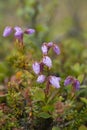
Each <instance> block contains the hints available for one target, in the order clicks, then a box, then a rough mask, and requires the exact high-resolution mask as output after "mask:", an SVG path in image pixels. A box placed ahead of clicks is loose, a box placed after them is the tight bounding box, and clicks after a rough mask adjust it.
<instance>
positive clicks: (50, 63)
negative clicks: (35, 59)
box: [42, 56, 52, 68]
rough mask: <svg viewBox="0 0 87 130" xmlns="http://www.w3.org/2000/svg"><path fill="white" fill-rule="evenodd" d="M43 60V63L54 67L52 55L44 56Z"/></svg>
mask: <svg viewBox="0 0 87 130" xmlns="http://www.w3.org/2000/svg"><path fill="white" fill-rule="evenodd" d="M42 62H43V64H45V65H46V66H48V67H49V68H51V67H52V61H51V59H50V57H48V56H44V57H43V60H42Z"/></svg>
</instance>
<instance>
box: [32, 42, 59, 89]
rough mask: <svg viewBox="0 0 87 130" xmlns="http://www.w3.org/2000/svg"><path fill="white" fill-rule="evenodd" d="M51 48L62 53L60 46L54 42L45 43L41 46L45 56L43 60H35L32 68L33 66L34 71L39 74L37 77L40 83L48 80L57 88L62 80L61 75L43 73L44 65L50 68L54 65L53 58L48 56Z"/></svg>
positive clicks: (57, 52)
mask: <svg viewBox="0 0 87 130" xmlns="http://www.w3.org/2000/svg"><path fill="white" fill-rule="evenodd" d="M51 48H52V49H53V51H54V52H55V53H56V54H57V55H59V54H60V49H59V47H58V46H57V45H56V44H54V43H53V42H48V43H43V45H42V47H41V50H42V54H43V58H42V60H41V62H34V63H33V65H32V68H33V71H34V73H35V74H37V75H38V78H37V82H38V83H43V82H44V81H47V83H48V84H49V85H50V84H51V85H52V86H54V87H55V88H60V84H59V82H60V80H61V78H60V77H56V76H52V75H51V76H50V75H49V76H48V77H46V76H45V75H43V74H42V72H43V68H44V66H47V67H48V68H49V69H50V68H51V67H52V60H51V58H50V57H49V56H48V51H49V50H50V49H51Z"/></svg>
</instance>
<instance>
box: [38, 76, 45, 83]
mask: <svg viewBox="0 0 87 130" xmlns="http://www.w3.org/2000/svg"><path fill="white" fill-rule="evenodd" d="M45 78H46V76H45V75H39V76H38V78H37V82H38V83H43V82H44V81H45Z"/></svg>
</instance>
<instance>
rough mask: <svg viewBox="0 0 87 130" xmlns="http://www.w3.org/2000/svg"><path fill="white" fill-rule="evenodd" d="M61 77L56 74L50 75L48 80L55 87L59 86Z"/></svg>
mask: <svg viewBox="0 0 87 130" xmlns="http://www.w3.org/2000/svg"><path fill="white" fill-rule="evenodd" d="M60 80H61V78H60V77H56V76H50V77H49V82H50V84H51V85H53V86H54V87H55V88H60V84H59V82H60Z"/></svg>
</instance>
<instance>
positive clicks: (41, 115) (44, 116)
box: [38, 112, 51, 119]
mask: <svg viewBox="0 0 87 130" xmlns="http://www.w3.org/2000/svg"><path fill="white" fill-rule="evenodd" d="M38 116H39V117H42V118H45V119H47V118H50V117H51V115H50V114H48V113H47V112H41V113H39V115H38Z"/></svg>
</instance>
